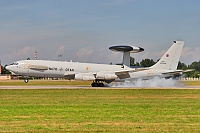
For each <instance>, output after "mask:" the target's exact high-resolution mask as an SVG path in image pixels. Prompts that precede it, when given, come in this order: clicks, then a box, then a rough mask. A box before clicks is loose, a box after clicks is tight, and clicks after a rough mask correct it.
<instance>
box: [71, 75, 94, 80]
mask: <svg viewBox="0 0 200 133" xmlns="http://www.w3.org/2000/svg"><path fill="white" fill-rule="evenodd" d="M74 79H75V80H82V81H94V80H95V77H94V75H93V74H75V78H74Z"/></svg>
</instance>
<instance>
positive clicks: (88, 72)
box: [6, 41, 192, 87]
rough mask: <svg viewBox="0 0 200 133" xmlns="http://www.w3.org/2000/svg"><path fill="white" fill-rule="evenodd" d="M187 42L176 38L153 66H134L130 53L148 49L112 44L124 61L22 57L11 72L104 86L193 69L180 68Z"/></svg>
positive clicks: (25, 75) (176, 73)
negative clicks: (67, 60) (30, 58)
mask: <svg viewBox="0 0 200 133" xmlns="http://www.w3.org/2000/svg"><path fill="white" fill-rule="evenodd" d="M183 45H184V42H182V41H174V42H173V45H172V46H171V47H170V48H169V49H168V51H167V52H166V53H165V54H164V55H163V56H162V58H161V59H160V60H159V61H158V62H157V63H156V64H155V65H153V66H151V67H147V68H131V67H130V54H131V53H138V52H142V51H144V49H143V48H141V47H136V46H126V45H121V46H112V47H110V48H109V49H110V50H112V51H117V52H122V53H123V63H122V65H109V64H94V63H78V62H66V61H50V60H21V61H16V62H14V63H12V64H11V65H9V66H6V69H7V70H9V71H10V72H12V73H14V74H16V75H21V76H24V77H26V78H25V80H24V82H25V83H28V81H29V80H28V77H29V76H32V77H48V78H66V79H69V80H72V79H73V80H82V81H93V82H92V84H91V86H92V87H103V86H104V82H105V83H107V84H109V83H111V82H115V81H122V82H124V81H133V80H137V79H142V80H148V79H152V78H154V77H160V78H171V77H174V76H177V75H181V74H182V73H184V72H189V71H192V70H177V66H178V62H179V59H180V56H181V52H182V49H183Z"/></svg>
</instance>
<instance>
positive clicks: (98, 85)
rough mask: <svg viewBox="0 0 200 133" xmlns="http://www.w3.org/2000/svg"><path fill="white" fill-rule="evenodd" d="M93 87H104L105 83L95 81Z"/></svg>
mask: <svg viewBox="0 0 200 133" xmlns="http://www.w3.org/2000/svg"><path fill="white" fill-rule="evenodd" d="M91 86H92V87H104V84H103V83H99V82H93V83H92V84H91Z"/></svg>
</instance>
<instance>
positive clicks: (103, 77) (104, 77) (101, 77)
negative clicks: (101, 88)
mask: <svg viewBox="0 0 200 133" xmlns="http://www.w3.org/2000/svg"><path fill="white" fill-rule="evenodd" d="M116 78H117V75H115V74H105V73H97V74H96V79H98V80H114V79H116Z"/></svg>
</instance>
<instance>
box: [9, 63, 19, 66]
mask: <svg viewBox="0 0 200 133" xmlns="http://www.w3.org/2000/svg"><path fill="white" fill-rule="evenodd" d="M18 64H19V63H17V62H13V63H12V64H10V65H15V66H16V65H18Z"/></svg>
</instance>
